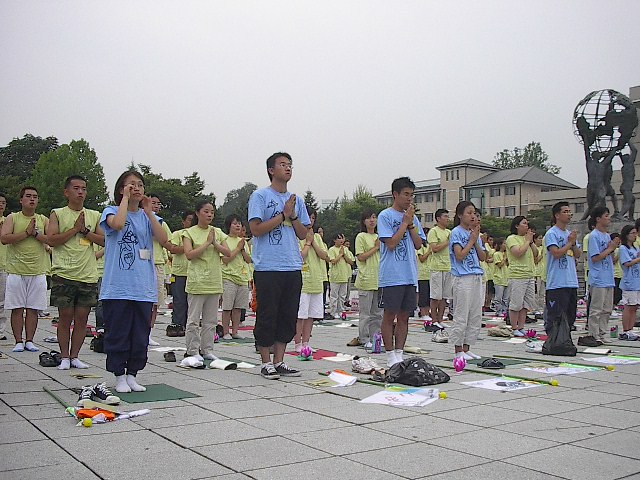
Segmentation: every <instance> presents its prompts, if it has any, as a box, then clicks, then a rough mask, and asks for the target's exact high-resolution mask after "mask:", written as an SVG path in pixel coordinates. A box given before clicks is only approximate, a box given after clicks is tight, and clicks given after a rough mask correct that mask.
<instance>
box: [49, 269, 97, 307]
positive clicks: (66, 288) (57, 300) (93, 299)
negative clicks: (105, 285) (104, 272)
mask: <svg viewBox="0 0 640 480" xmlns="http://www.w3.org/2000/svg"><path fill="white" fill-rule="evenodd" d="M51 281H52V285H51V305H53V306H54V307H58V308H71V307H87V308H90V307H95V306H96V305H97V304H98V284H97V283H84V282H76V281H75V280H67V279H66V278H62V277H58V276H57V275H56V276H54V277H53V278H52V279H51Z"/></svg>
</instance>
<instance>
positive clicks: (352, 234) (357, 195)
mask: <svg viewBox="0 0 640 480" xmlns="http://www.w3.org/2000/svg"><path fill="white" fill-rule="evenodd" d="M383 208H384V207H383V206H382V205H381V204H380V202H378V200H376V199H375V197H374V196H373V194H372V193H371V191H370V190H369V189H367V187H365V186H364V185H358V186H357V187H356V190H355V191H354V192H353V195H352V197H351V198H350V199H348V198H346V196H345V197H344V198H343V199H342V202H341V204H340V210H339V212H338V224H339V226H340V229H341V230H342V232H343V233H344V234H345V237H346V238H347V239H349V240H351V242H352V245H353V243H354V242H355V238H356V235H358V233H360V217H361V216H362V212H363V211H365V210H368V209H371V210H373V211H374V212H375V213H376V214H378V213H379V212H380V211H381V210H382V209H383Z"/></svg>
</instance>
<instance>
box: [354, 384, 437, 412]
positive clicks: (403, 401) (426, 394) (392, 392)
mask: <svg viewBox="0 0 640 480" xmlns="http://www.w3.org/2000/svg"><path fill="white" fill-rule="evenodd" d="M439 396H440V390H438V389H437V388H424V387H387V388H386V389H385V390H382V391H381V392H378V393H375V394H373V395H371V396H370V397H367V398H364V399H362V400H360V403H377V404H380V405H392V406H394V407H424V406H425V405H429V404H430V403H433V402H435V401H436V400H438V397H439Z"/></svg>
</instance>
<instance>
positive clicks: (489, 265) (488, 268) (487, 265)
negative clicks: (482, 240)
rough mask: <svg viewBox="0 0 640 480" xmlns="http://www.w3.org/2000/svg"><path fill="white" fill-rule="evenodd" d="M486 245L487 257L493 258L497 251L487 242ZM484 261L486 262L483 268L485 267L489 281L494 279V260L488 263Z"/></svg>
mask: <svg viewBox="0 0 640 480" xmlns="http://www.w3.org/2000/svg"><path fill="white" fill-rule="evenodd" d="M484 247H485V249H486V253H487V259H489V258H491V259H493V255H494V254H495V253H496V251H495V250H494V249H493V248H491V247H490V246H489V245H487V244H485V245H484ZM483 263H484V266H483V267H482V268H484V274H485V277H486V279H487V281H489V280H493V271H494V267H493V262H491V263H487V262H486V261H485V262H483Z"/></svg>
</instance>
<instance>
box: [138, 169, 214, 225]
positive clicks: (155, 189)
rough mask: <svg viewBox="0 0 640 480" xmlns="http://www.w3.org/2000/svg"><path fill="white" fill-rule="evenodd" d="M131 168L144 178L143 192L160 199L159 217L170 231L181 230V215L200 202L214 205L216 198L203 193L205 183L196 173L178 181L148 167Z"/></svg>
mask: <svg viewBox="0 0 640 480" xmlns="http://www.w3.org/2000/svg"><path fill="white" fill-rule="evenodd" d="M132 165H133V164H132ZM133 166H134V167H135V169H137V170H138V171H140V173H142V175H143V176H144V181H145V192H146V193H147V194H149V193H154V194H156V195H158V198H160V201H161V202H162V205H163V208H162V211H161V212H160V216H161V217H162V218H163V219H164V221H165V222H167V225H169V227H170V228H171V230H177V229H180V228H182V213H183V212H185V211H191V210H193V209H194V207H195V205H196V203H197V202H199V201H200V200H205V199H206V200H208V201H210V202H211V203H212V204H213V205H215V202H216V196H215V195H214V194H213V193H209V194H208V195H207V194H205V193H204V187H205V183H204V181H203V180H201V179H200V176H199V175H198V173H197V172H193V173H192V174H191V175H188V176H186V177H184V179H183V180H180V179H179V178H164V177H163V176H162V174H160V173H154V172H153V171H152V170H151V167H150V166H149V165H137V166H136V165H133Z"/></svg>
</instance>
